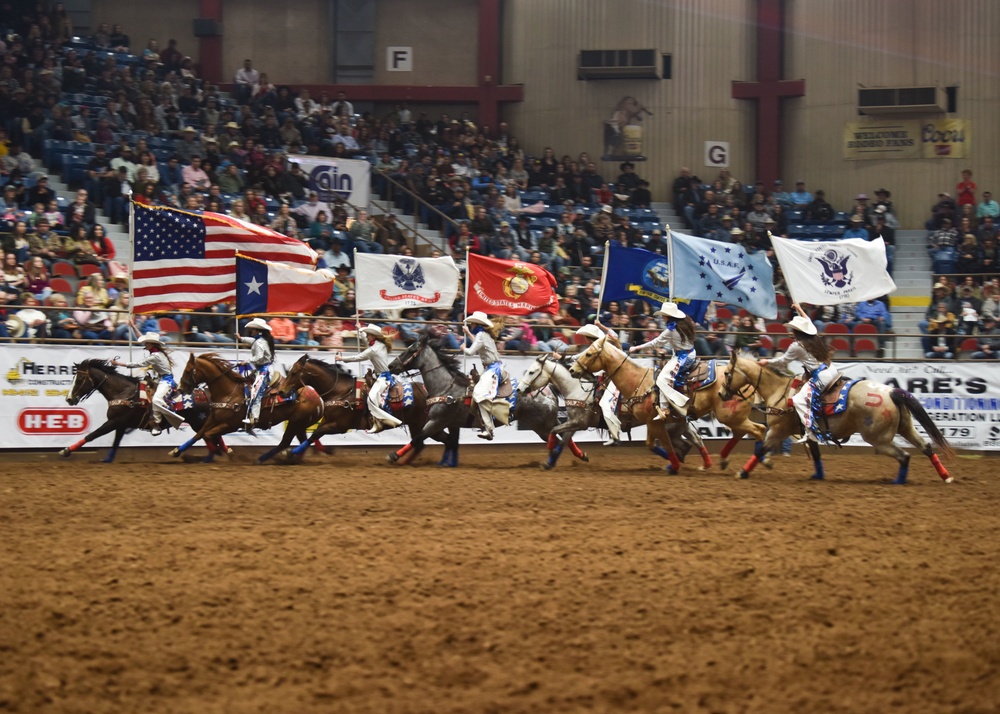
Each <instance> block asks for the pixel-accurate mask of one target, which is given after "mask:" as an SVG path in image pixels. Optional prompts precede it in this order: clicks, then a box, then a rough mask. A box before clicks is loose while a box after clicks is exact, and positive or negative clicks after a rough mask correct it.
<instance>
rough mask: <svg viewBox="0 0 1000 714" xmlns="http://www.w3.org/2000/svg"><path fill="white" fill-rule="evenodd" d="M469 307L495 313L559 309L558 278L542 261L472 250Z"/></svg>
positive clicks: (469, 272) (528, 312)
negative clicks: (501, 257)
mask: <svg viewBox="0 0 1000 714" xmlns="http://www.w3.org/2000/svg"><path fill="white" fill-rule="evenodd" d="M466 273H467V275H466V280H467V281H468V283H469V287H468V291H467V293H468V299H467V300H466V303H465V310H466V312H468V313H473V312H475V311H476V310H481V311H483V312H485V313H487V314H490V313H492V314H494V315H530V314H531V313H533V312H548V313H551V314H553V315H555V314H556V313H557V312H559V295H558V294H556V286H557V283H556V279H555V277H553V275H552V273H550V272H549V271H547V270H546V269H545V268H543V267H542V266H540V265H534V264H532V263H522V262H521V261H519V260H501V259H500V258H487V257H486V256H482V255H476V254H475V253H470V254H469V264H468V266H467V268H466Z"/></svg>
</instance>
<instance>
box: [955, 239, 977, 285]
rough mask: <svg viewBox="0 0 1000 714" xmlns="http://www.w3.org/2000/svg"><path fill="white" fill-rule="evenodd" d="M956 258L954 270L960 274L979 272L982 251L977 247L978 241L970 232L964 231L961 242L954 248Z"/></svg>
mask: <svg viewBox="0 0 1000 714" xmlns="http://www.w3.org/2000/svg"><path fill="white" fill-rule="evenodd" d="M956 255H957V258H956V260H955V268H954V269H955V272H956V273H958V274H960V275H969V274H972V273H978V272H979V266H980V265H981V264H982V259H983V253H982V249H981V248H980V247H979V241H977V240H976V236H974V235H973V234H972V233H966V234H965V235H964V236H963V237H962V242H961V243H959V244H958V246H957V248H956Z"/></svg>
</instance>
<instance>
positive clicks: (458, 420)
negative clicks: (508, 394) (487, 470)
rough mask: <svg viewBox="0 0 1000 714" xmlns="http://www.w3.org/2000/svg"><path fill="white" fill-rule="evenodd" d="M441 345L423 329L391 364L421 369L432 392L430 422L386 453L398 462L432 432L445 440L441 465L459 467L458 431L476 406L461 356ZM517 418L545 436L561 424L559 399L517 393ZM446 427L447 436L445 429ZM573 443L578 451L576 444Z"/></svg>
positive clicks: (392, 368) (394, 370)
mask: <svg viewBox="0 0 1000 714" xmlns="http://www.w3.org/2000/svg"><path fill="white" fill-rule="evenodd" d="M443 350H444V346H443V345H442V344H441V343H440V342H438V341H432V340H431V338H430V336H429V335H427V334H426V333H425V334H423V335H421V336H420V339H418V340H417V341H416V342H414V343H413V344H412V345H410V346H409V347H407V348H406V350H405V351H404V352H403V353H402V354H400V355H399V356H398V357H396V358H395V359H394V360H393V361H392V363H391V364H390V365H389V371H390V372H392V373H393V374H400V373H402V372H408V371H412V370H419V371H420V375H421V377H422V378H423V381H424V385H425V386H426V387H427V394H428V398H427V405H428V410H427V423H426V424H425V425H424V428H423V429H421V430H420V431H412V430H411V432H410V436H411V440H410V443H408V444H406V445H405V446H403V447H402V448H401V449H399V450H398V451H395V452H393V453H391V454H389V456H388V457H386V458H387V460H388V461H389V463H396V462H398V460H399V459H401V458H402V457H404V456H406V455H407V454H408V453H409V452H410V451H415V452H416V454H414V455H413V456H412V457H410V458H411V459H412V458H415V457H416V455H417V454H419V453H420V452H421V451H422V450H423V448H424V442H425V441H426V440H427V439H428V438H429V437H433V438H438V439H440V440H442V441H444V447H445V448H444V455H443V456H442V457H441V461H440V463H439V465H440V466H448V467H454V466H458V437H459V430H460V429H461V428H462V427H471V426H473V418H472V417H473V409H472V408H471V407H470V405H469V404H466V403H465V398H466V397H467V396H468V395H469V387H470V384H471V382H470V379H469V375H467V374H465V373H464V372H463V371H462V368H461V367H460V366H459V364H458V360H456V359H455V357H453V356H452V355H450V354H447V353H446V352H444V351H443ZM515 420H517V422H518V424H519V425H520V426H522V427H524V428H526V429H530V430H531V431H533V432H535V433H536V434H538V436H539V437H541V439H542V440H543V441H545V440H547V439H549V436H550V434H551V433H552V429H553V428H555V426H556V424H558V423H559V404H558V402H556V399H555V397H553V396H551V395H548V394H536V395H531V396H525V397H522V398H519V399H518V400H517V406H516V407H515V409H514V411H513V413H512V414H511V419H510V421H511V422H513V421H515ZM444 431H447V435H445V434H442V433H441V432H444ZM570 448H571V449H577V450H579V447H577V446H576V445H575V444H571V445H570ZM574 453H575V452H574ZM581 454H582V452H581Z"/></svg>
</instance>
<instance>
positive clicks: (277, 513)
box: [0, 446, 1000, 714]
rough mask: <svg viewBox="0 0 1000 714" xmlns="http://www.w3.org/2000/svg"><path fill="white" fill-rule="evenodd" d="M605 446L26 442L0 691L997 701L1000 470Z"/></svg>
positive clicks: (505, 703) (978, 463)
mask: <svg viewBox="0 0 1000 714" xmlns="http://www.w3.org/2000/svg"><path fill="white" fill-rule="evenodd" d="M714 450H715V451H717V450H718V446H715V447H714ZM590 451H591V452H592V462H591V463H589V464H581V463H572V462H571V461H570V458H569V455H568V454H567V455H565V456H564V460H563V463H562V464H560V467H559V469H558V470H557V471H555V472H548V473H546V472H542V471H540V470H539V469H538V468H537V458H538V451H537V449H535V450H530V451H529V450H528V449H526V448H521V447H518V448H501V447H495V446H493V447H489V446H488V447H480V448H465V449H464V453H463V457H462V458H463V464H462V467H461V468H460V469H457V470H440V469H438V468H436V467H434V466H433V465H432V463H433V461H432V458H431V457H436V456H438V455H439V454H440V447H436V448H434V447H432V448H429V449H428V452H427V453H428V454H429V456H428V457H427V458H425V459H423V460H422V463H423V467H421V468H390V467H388V466H386V465H384V464H383V463H382V462H381V457H382V455H383V451H370V450H363V449H355V450H341V451H340V452H339V453H338V454H337V455H336V456H334V457H324V456H322V455H319V454H315V455H311V456H310V457H309V459H308V462H307V464H306V465H305V466H301V467H280V466H271V467H255V466H251V465H249V464H247V463H245V462H243V463H235V464H219V465H201V464H198V465H185V464H178V463H175V462H173V461H170V460H169V459H167V458H166V457H165V456H163V455H162V454H160V453H152V454H149V453H147V454H139V453H136V452H129V451H125V452H123V454H122V455H121V457H120V463H118V464H116V465H115V466H113V467H110V468H109V467H105V466H103V465H101V464H98V463H96V460H97V457H98V455H97V454H95V453H93V452H91V453H79V454H76V455H74V457H73V459H72V460H71V461H65V460H61V459H58V458H57V457H55V456H54V455H51V454H46V455H38V454H22V455H17V456H7V457H4V468H3V473H2V476H0V492H2V503H3V508H2V509H0V538H2V544H3V545H2V548H0V711H16V712H30V713H34V712H81V713H84V712H86V713H88V714H90V713H101V712H115V713H117V712H143V713H147V712H192V713H195V712H197V713H215V712H234V713H242V712H268V713H273V712H294V713H298V712H306V713H309V712H433V713H440V712H576V711H595V712H608V711H635V712H768V713H773V712H809V713H816V712H851V713H855V712H920V713H921V714H924V713H926V712H934V713H940V712H961V713H964V714H972V713H976V712H982V713H986V712H996V711H997V710H998V708H1000V671H998V667H1000V604H998V597H1000V573H998V567H997V563H998V562H1000V518H998V505H997V504H998V503H1000V475H998V474H997V473H996V470H997V469H996V465H997V464H998V463H1000V462H998V461H996V460H993V459H988V458H981V459H970V458H959V459H957V460H956V461H954V462H953V463H952V464H951V467H952V471H953V474H954V475H955V476H956V482H955V483H953V484H950V485H944V484H942V483H941V481H940V480H939V479H938V478H937V476H936V475H935V474H934V472H933V469H932V468H931V467H930V465H929V464H928V463H927V462H926V460H924V459H922V458H920V459H919V460H918V458H914V461H913V468H912V470H911V485H909V486H906V487H898V486H890V485H885V483H886V481H888V480H889V479H890V478H891V477H892V476H893V475H894V472H895V464H894V462H891V461H890V460H889V459H886V458H879V457H873V456H871V455H870V454H867V453H861V454H858V453H854V454H846V455H845V454H837V455H831V456H830V457H829V458H828V459H827V472H828V481H826V482H824V483H816V482H809V481H807V480H805V477H806V476H807V475H808V473H810V469H809V464H808V462H807V460H806V458H805V457H804V456H803V455H801V454H798V455H796V457H795V458H791V459H785V458H780V459H778V460H777V461H778V464H777V466H778V468H777V469H776V470H775V471H772V472H766V471H764V470H760V471H759V472H758V473H756V474H755V477H754V479H752V480H750V481H737V480H734V479H733V478H731V477H730V473H727V474H725V475H723V474H722V473H720V472H718V471H716V472H714V473H712V474H710V475H706V474H697V473H693V472H692V471H690V470H686V472H687V473H691V474H692V475H690V476H667V475H665V474H664V472H663V471H662V470H660V469H659V468H658V466H657V464H656V462H655V461H654V457H651V456H648V455H647V454H646V453H645V452H644V451H642V450H641V449H639V448H615V449H603V448H601V447H600V446H593V447H591V448H590ZM242 458H244V459H247V458H248V455H247V454H246V453H245V455H244V456H243V457H242ZM742 459H743V457H742V456H741V457H740V458H739V459H737V461H742ZM729 471H730V472H732V471H733V468H730V470H729Z"/></svg>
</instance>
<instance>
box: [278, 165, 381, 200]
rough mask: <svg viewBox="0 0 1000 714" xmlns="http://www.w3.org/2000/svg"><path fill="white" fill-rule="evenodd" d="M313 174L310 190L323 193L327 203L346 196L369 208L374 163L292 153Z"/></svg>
mask: <svg viewBox="0 0 1000 714" xmlns="http://www.w3.org/2000/svg"><path fill="white" fill-rule="evenodd" d="M288 160H289V161H290V162H292V163H297V164H298V165H299V166H301V167H302V170H303V171H304V172H305V174H306V176H308V177H309V190H310V191H315V192H316V193H318V194H319V200H320V201H322V202H323V203H331V202H332V201H333V200H334V199H336V198H338V197H339V198H342V199H344V200H345V201H347V202H348V203H350V204H352V205H355V206H357V207H358V208H365V209H367V208H368V202H369V200H370V198H371V196H370V194H371V172H372V165H371V164H370V163H368V162H367V161H364V160H359V159H334V158H331V157H329V156H291V157H289V159H288Z"/></svg>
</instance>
